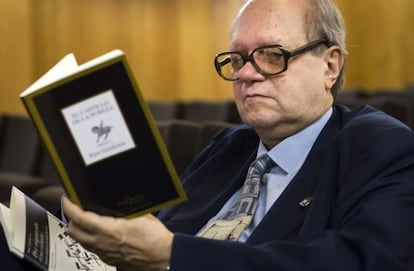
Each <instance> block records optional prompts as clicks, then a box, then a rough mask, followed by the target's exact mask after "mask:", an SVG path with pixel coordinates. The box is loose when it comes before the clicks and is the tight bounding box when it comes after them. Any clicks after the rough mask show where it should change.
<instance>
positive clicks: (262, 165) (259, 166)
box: [250, 154, 275, 176]
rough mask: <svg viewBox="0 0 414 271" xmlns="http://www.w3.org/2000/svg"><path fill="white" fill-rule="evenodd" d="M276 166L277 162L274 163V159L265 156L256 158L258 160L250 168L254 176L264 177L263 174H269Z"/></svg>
mask: <svg viewBox="0 0 414 271" xmlns="http://www.w3.org/2000/svg"><path fill="white" fill-rule="evenodd" d="M274 165H275V162H273V160H272V158H270V156H269V155H267V154H263V155H261V156H260V157H258V158H256V160H254V161H253V162H252V163H251V164H250V168H251V170H252V171H253V172H254V174H257V175H259V176H262V175H263V174H265V173H266V172H268V171H269V170H270V169H271V168H272V167H273V166H274Z"/></svg>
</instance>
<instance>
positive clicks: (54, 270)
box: [0, 187, 117, 271]
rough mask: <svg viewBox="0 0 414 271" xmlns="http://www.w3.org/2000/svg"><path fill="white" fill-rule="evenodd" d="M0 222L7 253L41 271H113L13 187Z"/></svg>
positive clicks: (0, 209) (114, 268)
mask: <svg viewBox="0 0 414 271" xmlns="http://www.w3.org/2000/svg"><path fill="white" fill-rule="evenodd" d="M0 223H1V226H2V228H3V232H4V235H5V237H6V241H7V244H8V246H9V250H10V252H11V253H13V254H14V255H16V256H17V257H19V258H21V259H24V260H26V261H28V262H30V263H31V264H33V265H34V266H36V267H37V268H38V269H39V270H44V271H73V270H90V271H116V270H117V269H116V267H114V266H110V265H107V264H106V263H104V262H103V261H102V260H101V259H100V258H99V257H98V256H97V255H96V254H94V253H92V252H90V251H88V250H86V249H85V248H84V247H82V245H80V244H79V243H78V242H76V241H75V240H74V239H72V238H71V237H70V236H69V235H68V234H67V232H66V229H67V226H66V224H65V223H64V222H63V221H61V220H59V219H58V218H57V217H56V216H54V215H53V214H51V213H50V212H48V211H47V210H46V209H44V208H43V207H41V206H40V205H39V204H37V203H36V202H35V201H33V200H32V199H31V198H30V197H28V196H27V195H25V194H24V193H23V192H22V191H20V190H19V189H17V188H16V187H13V188H12V190H11V196H10V208H9V207H7V206H5V205H4V204H2V203H0Z"/></svg>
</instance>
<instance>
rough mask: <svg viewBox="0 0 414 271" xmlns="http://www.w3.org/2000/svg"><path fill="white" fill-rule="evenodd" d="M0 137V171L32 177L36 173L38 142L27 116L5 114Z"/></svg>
mask: <svg viewBox="0 0 414 271" xmlns="http://www.w3.org/2000/svg"><path fill="white" fill-rule="evenodd" d="M1 122H2V125H1V127H2V128H1V137H0V171H3V172H14V173H22V174H29V175H33V174H35V173H36V170H37V166H38V162H39V154H40V153H39V152H40V140H39V137H38V136H37V133H36V130H35V128H34V126H33V124H32V122H31V120H30V119H29V118H28V117H27V116H23V115H11V114H5V115H3V117H2V120H1Z"/></svg>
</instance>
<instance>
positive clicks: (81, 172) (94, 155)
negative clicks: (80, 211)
mask: <svg viewBox="0 0 414 271" xmlns="http://www.w3.org/2000/svg"><path fill="white" fill-rule="evenodd" d="M20 98H21V99H22V101H23V103H24V105H25V107H26V110H27V112H28V113H29V116H30V117H31V118H32V121H33V123H34V125H35V126H36V128H37V130H38V132H39V135H40V138H41V139H42V140H43V142H44V145H45V146H46V149H47V150H48V152H49V154H50V156H51V158H52V161H53V162H54V165H55V167H56V169H57V172H58V173H59V176H60V178H61V180H62V184H63V187H64V188H65V191H66V193H67V195H68V197H69V198H70V199H71V200H72V201H73V202H74V203H76V204H78V205H80V206H81V207H82V208H84V209H86V210H90V211H94V212H97V213H99V214H103V215H111V216H116V217H127V218H130V217H133V216H137V215H140V214H144V213H149V212H155V211H158V210H160V209H162V208H164V207H168V206H171V205H174V204H177V203H179V202H181V201H184V200H185V193H184V191H183V189H182V186H181V183H180V181H179V179H178V176H177V173H176V171H175V169H174V166H173V163H172V161H171V158H170V156H169V154H168V152H167V149H166V147H165V145H164V143H163V141H162V138H161V136H160V133H159V131H158V129H157V127H156V125H155V122H154V120H153V117H152V115H151V113H150V110H149V107H148V105H147V104H146V102H145V100H144V98H143V96H142V94H141V92H140V90H139V87H138V85H137V83H136V81H135V79H134V76H133V74H132V72H131V69H130V67H129V65H128V62H127V59H126V57H125V54H124V53H123V52H122V51H120V50H114V51H111V52H109V53H107V54H104V55H102V56H100V57H98V58H95V59H93V60H91V61H88V62H86V63H85V64H82V65H78V64H77V62H76V59H75V57H74V55H73V54H69V55H67V56H66V57H64V58H63V59H62V60H61V61H60V62H58V63H57V64H56V65H55V66H54V67H53V68H52V69H51V70H49V71H48V72H47V73H46V74H45V75H44V76H42V77H41V78H40V79H39V80H38V81H36V82H35V83H34V84H33V85H31V86H30V87H29V88H28V89H26V90H25V91H23V92H22V93H21V95H20Z"/></svg>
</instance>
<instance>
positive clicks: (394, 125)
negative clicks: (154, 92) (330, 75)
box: [159, 106, 414, 271]
mask: <svg viewBox="0 0 414 271" xmlns="http://www.w3.org/2000/svg"><path fill="white" fill-rule="evenodd" d="M258 142H259V138H258V137H257V135H256V133H255V132H254V131H253V130H252V129H251V128H249V127H248V126H245V125H242V126H238V127H236V128H231V129H228V130H225V131H223V132H222V133H220V134H218V135H217V136H216V137H215V138H214V140H213V141H212V142H211V144H210V145H209V146H208V147H207V148H206V149H205V150H204V151H203V152H202V153H201V154H200V155H199V156H198V158H197V159H196V160H195V161H194V163H192V164H191V165H190V167H189V168H188V169H187V170H186V172H185V173H184V176H183V177H182V181H183V184H184V187H185V190H186V192H187V195H188V200H187V201H186V202H184V203H182V204H180V205H177V206H174V207H172V208H169V209H166V210H164V211H162V212H161V213H160V214H159V217H160V219H161V220H162V221H163V222H164V223H165V224H166V225H167V227H168V228H169V229H170V230H172V231H173V232H175V233H176V234H175V237H174V242H173V252H172V261H171V270H180V271H185V270H197V271H204V270H206V271H211V270H216V271H217V270H223V271H224V270H225V271H231V270H237V271H243V270H246V271H247V270H249V271H253V270H254V271H264V270H269V271H270V270H272V271H275V270H283V271H296V270H297V271H304V270H306V271H324V270H330V271H342V270H343V271H350V270H352V271H358V270H361V271H362V270H364V271H380V270H384V271H397V270H405V271H413V270H414V134H413V132H412V131H411V130H410V129H409V128H408V127H406V126H405V125H404V124H402V123H400V122H399V121H397V120H395V119H393V118H391V117H390V116H388V115H386V114H384V113H382V112H380V111H377V110H374V109H373V108H371V107H367V106H366V107H362V108H360V109H358V110H356V111H350V110H349V109H347V108H345V107H342V106H334V110H333V115H332V117H331V119H330V120H329V121H328V123H327V125H326V126H325V127H324V129H323V130H322V132H321V134H320V135H319V137H318V138H317V140H316V142H315V144H314V146H313V148H312V150H311V152H310V153H309V156H308V158H307V159H306V161H305V163H304V165H303V167H302V168H301V169H300V171H299V172H298V173H297V175H296V176H295V177H294V179H293V180H292V182H291V183H290V184H289V186H288V187H287V188H286V190H285V191H284V192H283V194H282V195H281V197H280V198H279V199H278V200H277V201H276V202H275V204H274V205H273V206H272V208H271V209H270V210H269V212H268V213H267V214H266V216H265V217H264V219H263V221H262V222H261V223H260V224H259V226H258V227H257V228H256V229H255V231H254V232H253V234H252V235H251V237H250V238H249V239H248V240H247V242H246V243H244V244H243V243H239V242H230V241H217V240H208V239H204V238H199V237H194V236H193V235H194V234H195V233H196V232H197V231H198V230H199V229H200V228H201V227H202V226H204V225H205V224H206V223H207V221H208V220H209V219H210V218H211V217H212V216H214V215H215V214H216V213H217V212H218V211H219V210H220V208H221V207H222V206H223V204H224V203H225V202H226V201H227V200H228V199H229V197H230V196H231V195H232V194H233V193H234V192H235V191H236V190H237V189H238V188H239V187H240V186H241V185H242V182H243V179H244V176H245V175H246V171H247V168H248V165H249V163H250V162H251V161H252V160H253V159H254V157H255V155H256V151H257V146H258ZM308 197H311V198H312V201H311V203H310V204H309V205H308V206H306V205H304V206H302V205H303V204H300V202H301V201H302V200H303V199H305V198H308Z"/></svg>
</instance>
